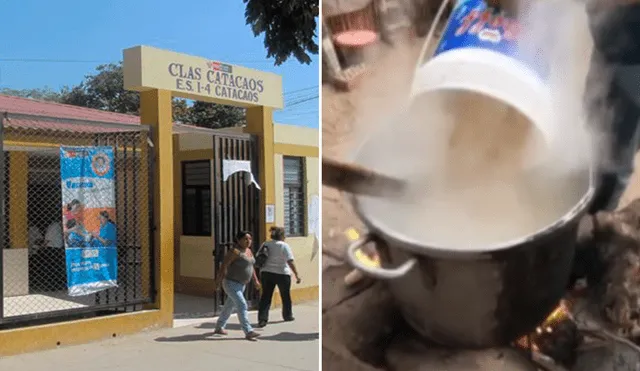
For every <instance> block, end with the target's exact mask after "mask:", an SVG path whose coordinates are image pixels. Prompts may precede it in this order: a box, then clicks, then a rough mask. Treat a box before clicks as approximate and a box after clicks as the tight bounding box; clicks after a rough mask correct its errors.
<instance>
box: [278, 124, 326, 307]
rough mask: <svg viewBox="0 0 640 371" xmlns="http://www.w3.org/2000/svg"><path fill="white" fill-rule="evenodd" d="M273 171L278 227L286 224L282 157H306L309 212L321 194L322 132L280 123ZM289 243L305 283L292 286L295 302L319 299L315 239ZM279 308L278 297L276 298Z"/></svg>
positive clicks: (306, 211)
mask: <svg viewBox="0 0 640 371" xmlns="http://www.w3.org/2000/svg"><path fill="white" fill-rule="evenodd" d="M274 139H275V144H274V148H275V150H274V152H275V154H274V168H275V169H274V172H275V192H276V201H275V205H276V207H275V209H276V225H279V226H281V225H283V224H284V191H283V189H284V182H283V163H282V159H283V156H298V157H304V158H305V161H304V162H305V167H306V168H305V180H306V201H307V202H306V209H305V216H306V215H307V213H308V205H309V202H310V201H311V197H312V196H314V195H315V196H319V194H320V177H319V172H320V168H319V166H320V159H319V154H318V152H319V148H318V142H319V131H318V130H317V129H312V128H305V127H300V126H293V125H282V124H278V125H275V127H274ZM286 242H287V243H288V244H289V246H291V249H292V250H293V254H294V256H295V261H296V265H297V267H298V271H299V272H300V276H302V283H301V284H300V285H295V284H294V286H293V287H292V296H293V297H294V299H298V300H299V301H301V300H313V299H315V300H317V299H318V286H319V274H320V269H319V267H320V265H319V261H320V256H319V254H318V256H316V258H315V259H314V260H313V261H311V253H312V249H313V243H314V236H313V235H307V236H305V237H289V238H287V239H286ZM274 299H275V301H276V302H275V303H274V305H278V304H279V303H278V301H279V296H278V295H275V296H274Z"/></svg>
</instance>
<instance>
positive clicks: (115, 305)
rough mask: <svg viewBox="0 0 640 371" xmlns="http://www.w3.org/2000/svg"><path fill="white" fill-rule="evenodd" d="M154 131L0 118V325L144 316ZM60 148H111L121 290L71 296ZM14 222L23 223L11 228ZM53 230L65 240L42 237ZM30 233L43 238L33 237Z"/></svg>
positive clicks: (148, 295)
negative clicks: (123, 314) (1, 201)
mask: <svg viewBox="0 0 640 371" xmlns="http://www.w3.org/2000/svg"><path fill="white" fill-rule="evenodd" d="M149 131H150V128H149V127H147V126H144V125H127V124H120V123H107V122H97V121H89V120H75V119H60V118H54V117H44V116H35V115H23V114H11V113H4V115H3V116H2V117H0V179H2V178H4V180H3V181H0V194H3V196H4V197H5V200H6V202H5V203H4V204H3V205H2V206H0V216H2V219H3V220H2V221H0V241H3V242H4V244H3V246H2V247H3V249H0V271H5V274H0V328H9V327H21V326H26V325H33V324H37V323H41V322H59V321H64V320H68V319H71V318H78V317H85V316H95V315H103V314H113V313H120V312H132V311H139V310H143V308H144V304H147V303H150V302H152V301H153V300H154V296H155V285H154V274H153V272H154V268H155V265H154V264H155V262H154V257H153V249H152V246H153V235H152V233H151V226H152V225H153V219H152V216H153V212H152V207H153V203H152V194H153V191H152V187H153V182H152V179H153V178H152V176H153V174H152V173H151V171H150V170H149V169H150V168H152V166H151V165H152V161H153V157H154V153H153V151H152V147H151V146H149V138H150V132H149ZM60 146H74V147H75V146H109V147H112V148H113V150H114V162H113V172H114V188H115V189H114V191H115V192H114V196H115V210H116V213H115V216H112V217H111V218H112V220H111V222H112V223H114V224H115V225H116V228H117V251H118V257H117V266H118V287H114V288H110V289H107V290H103V291H100V292H98V293H95V294H91V295H86V296H74V297H71V296H69V295H68V292H67V263H66V257H65V254H66V253H65V249H64V245H63V242H62V240H63V236H64V235H63V226H62V224H63V222H64V220H63V216H62V209H63V205H62V203H61V202H62V198H61V192H62V191H61V188H60V184H61V178H60V166H61V165H60V155H59V153H60V152H59V151H60ZM16 179H20V182H13V181H12V180H16ZM17 184H19V185H20V186H19V187H18V185H17ZM68 207H69V205H66V208H68ZM11 218H16V220H17V219H19V220H21V222H20V223H15V222H14V223H11ZM56 226H58V227H57V228H59V230H60V232H59V233H60V237H59V239H60V241H58V242H57V243H54V241H48V240H47V237H46V235H44V236H42V234H43V232H44V231H47V234H48V231H49V230H50V229H51V230H52V231H55V227H56ZM32 230H36V231H38V232H39V233H40V237H39V236H35V237H33V238H31V237H29V236H30V235H31V231H32ZM40 231H42V232H40ZM54 235H55V234H54ZM25 236H27V237H28V238H27V239H25ZM53 240H57V238H53ZM2 250H4V251H2ZM9 252H11V254H5V253H9ZM5 256H6V257H7V259H4V257H5ZM16 256H23V258H21V259H18V258H16ZM27 257H28V259H26V258H27ZM9 258H10V259H9Z"/></svg>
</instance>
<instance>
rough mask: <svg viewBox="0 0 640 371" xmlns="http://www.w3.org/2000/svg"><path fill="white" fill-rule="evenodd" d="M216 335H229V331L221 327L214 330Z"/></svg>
mask: <svg viewBox="0 0 640 371" xmlns="http://www.w3.org/2000/svg"><path fill="white" fill-rule="evenodd" d="M213 334H214V335H228V334H229V333H228V332H227V331H225V330H223V329H221V328H217V329H216V330H215V331H214V332H213Z"/></svg>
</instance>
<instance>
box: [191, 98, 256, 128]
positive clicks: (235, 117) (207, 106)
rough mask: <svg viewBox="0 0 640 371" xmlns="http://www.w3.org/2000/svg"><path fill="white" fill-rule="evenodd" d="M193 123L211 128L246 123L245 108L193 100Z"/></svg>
mask: <svg viewBox="0 0 640 371" xmlns="http://www.w3.org/2000/svg"><path fill="white" fill-rule="evenodd" d="M189 119H190V122H189V123H191V124H193V125H196V126H200V127H203V128H209V129H219V128H227V127H232V126H241V125H244V123H245V110H244V109H243V108H239V107H234V106H226V105H222V104H215V103H207V102H199V101H196V102H193V105H192V106H191V109H190V111H189Z"/></svg>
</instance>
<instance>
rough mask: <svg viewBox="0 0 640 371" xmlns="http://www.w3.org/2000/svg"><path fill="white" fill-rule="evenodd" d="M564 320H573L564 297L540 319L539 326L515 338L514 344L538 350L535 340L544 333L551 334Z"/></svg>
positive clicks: (569, 304) (569, 305) (568, 303)
mask: <svg viewBox="0 0 640 371" xmlns="http://www.w3.org/2000/svg"><path fill="white" fill-rule="evenodd" d="M566 320H571V321H573V315H572V314H571V303H570V302H569V301H568V300H566V299H562V300H560V304H558V306H557V307H556V309H554V310H553V312H551V314H549V316H547V318H546V319H545V320H544V321H542V323H541V324H540V326H538V327H537V328H536V329H535V331H534V332H532V333H531V334H529V335H525V336H523V337H521V338H520V339H518V340H516V341H515V345H516V346H517V347H520V348H522V349H530V350H532V351H534V352H540V347H539V345H538V344H537V343H536V340H537V339H540V337H542V336H544V335H548V334H552V333H553V332H554V331H555V328H556V327H557V326H558V325H559V324H560V323H562V322H563V321H566Z"/></svg>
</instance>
